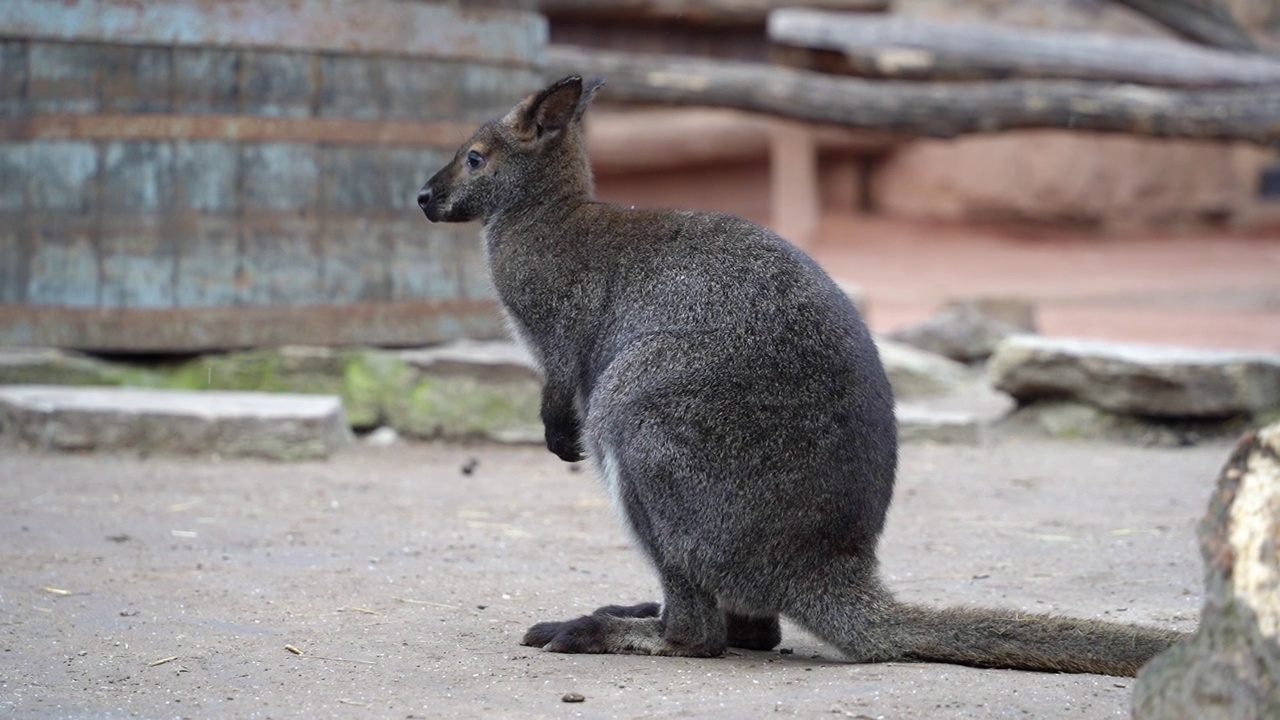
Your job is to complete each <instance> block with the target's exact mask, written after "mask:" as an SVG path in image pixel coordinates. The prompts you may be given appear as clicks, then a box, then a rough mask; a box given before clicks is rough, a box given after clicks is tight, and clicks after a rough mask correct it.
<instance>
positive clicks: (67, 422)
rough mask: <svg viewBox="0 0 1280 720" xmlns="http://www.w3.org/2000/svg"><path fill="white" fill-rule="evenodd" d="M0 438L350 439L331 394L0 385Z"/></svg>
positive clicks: (258, 452) (275, 454)
mask: <svg viewBox="0 0 1280 720" xmlns="http://www.w3.org/2000/svg"><path fill="white" fill-rule="evenodd" d="M0 438H4V439H5V440H6V441H9V442H17V443H21V444H25V445H29V446H34V447H36V448H39V449H43V450H64V451H102V450H139V451H147V452H164V453H181V454H205V455H208V454H218V455H221V456H224V457H234V456H255V457H265V458H270V459H276V460H302V459H313V458H324V457H327V456H329V455H330V454H332V453H333V452H334V451H336V450H337V449H339V448H341V447H342V446H344V445H346V444H348V443H349V442H351V430H350V429H349V428H348V426H347V421H346V418H345V416H344V414H343V411H342V401H341V400H339V399H338V398H337V397H332V396H317V395H287V394H278V393H242V392H216V391H200V392H182V391H171V390H142V389H133V388H67V387H54V386H48V385H24V386H0Z"/></svg>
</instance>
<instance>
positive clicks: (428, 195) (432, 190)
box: [418, 161, 475, 222]
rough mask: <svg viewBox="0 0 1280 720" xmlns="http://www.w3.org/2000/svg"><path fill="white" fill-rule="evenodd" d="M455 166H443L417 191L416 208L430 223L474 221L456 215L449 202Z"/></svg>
mask: <svg viewBox="0 0 1280 720" xmlns="http://www.w3.org/2000/svg"><path fill="white" fill-rule="evenodd" d="M456 164H457V162H456V161H455V162H451V163H449V164H448V165H446V166H444V168H442V169H441V170H440V172H438V173H436V174H435V175H432V176H431V179H430V180H428V181H427V183H426V184H425V185H423V186H422V189H421V190H419V191H418V207H420V208H422V213H423V214H424V215H426V216H427V219H428V220H430V221H431V222H465V221H467V220H474V219H475V218H472V217H469V216H463V215H462V214H460V213H458V212H457V211H456V210H455V208H454V203H453V202H451V200H450V197H449V195H450V193H449V190H448V188H449V185H450V183H451V182H452V178H453V176H454V166H455V165H456Z"/></svg>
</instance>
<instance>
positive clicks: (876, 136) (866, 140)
mask: <svg viewBox="0 0 1280 720" xmlns="http://www.w3.org/2000/svg"><path fill="white" fill-rule="evenodd" d="M777 122H778V121H777V119H776V118H773V117H770V116H768V115H761V114H759V113H749V112H744V111H742V110H730V109H725V108H698V107H694V108H628V109H626V110H624V111H618V110H611V109H608V108H605V107H600V108H596V109H594V110H592V111H591V113H590V114H589V115H588V116H587V148H588V149H589V150H590V152H591V164H592V165H593V166H594V167H595V169H596V171H597V172H600V173H606V174H607V173H624V172H645V171H652V170H663V169H669V168H679V167H689V166H692V165H702V164H709V163H721V162H742V161H749V160H763V159H765V158H767V157H769V156H770V153H771V146H772V143H773V135H774V130H775V128H776V126H777ZM809 131H810V132H811V133H812V134H813V137H814V141H815V142H816V143H817V147H818V149H819V150H820V151H822V152H823V153H826V154H835V155H842V156H851V157H852V156H875V155H881V154H884V153H886V152H888V151H890V150H892V149H893V148H895V147H897V146H899V145H901V144H902V143H903V142H904V141H905V138H903V137H901V136H893V135H890V134H888V133H878V132H867V131H861V130H850V129H848V128H843V127H839V126H834V125H826V126H813V127H810V128H809Z"/></svg>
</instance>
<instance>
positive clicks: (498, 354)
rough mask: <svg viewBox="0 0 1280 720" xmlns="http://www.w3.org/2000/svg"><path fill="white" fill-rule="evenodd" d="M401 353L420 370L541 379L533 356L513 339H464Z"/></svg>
mask: <svg viewBox="0 0 1280 720" xmlns="http://www.w3.org/2000/svg"><path fill="white" fill-rule="evenodd" d="M398 355H399V357H400V359H401V360H403V361H404V362H406V363H408V364H409V365H411V366H413V367H414V368H416V369H417V370H420V371H423V372H429V373H431V374H433V375H464V376H467V377H471V378H474V379H476V380H498V381H511V380H516V381H520V380H532V381H535V382H541V379H540V378H539V375H538V371H537V367H536V366H535V365H534V362H533V359H532V358H530V357H529V354H528V353H526V352H525V351H524V349H523V348H521V347H520V346H519V345H517V344H516V343H513V342H504V341H500V340H495V341H478V340H461V341H458V342H454V343H449V344H447V345H440V346H438V347H431V348H422V349H417V350H404V351H401V352H400V353H398Z"/></svg>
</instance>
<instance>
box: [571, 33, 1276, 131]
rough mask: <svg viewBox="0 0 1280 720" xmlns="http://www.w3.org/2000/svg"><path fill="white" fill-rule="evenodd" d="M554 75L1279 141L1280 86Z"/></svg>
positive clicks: (801, 106) (657, 91)
mask: <svg viewBox="0 0 1280 720" xmlns="http://www.w3.org/2000/svg"><path fill="white" fill-rule="evenodd" d="M547 61H548V62H547V66H546V72H547V74H548V75H549V76H557V77H558V76H563V75H566V74H574V73H577V74H586V75H603V76H606V78H607V79H608V84H607V85H606V86H605V91H604V92H605V96H606V97H609V98H612V99H614V100H624V101H639V102H660V103H672V104H683V105H710V106H720V107H734V108H739V109H743V110H754V111H757V112H765V113H772V114H775V115H780V116H783V117H789V118H793V119H797V120H806V121H809V122H823V123H836V124H840V125H844V126H846V127H855V128H864V129H874V130H887V131H895V132H903V133H911V134H916V135H928V136H934V137H952V136H955V135H960V134H964V133H978V132H995V131H998V130H1008V129H1013V128H1070V129H1076V130H1097V131H1105V132H1125V133H1134V134H1139V135H1151V136H1159V137H1185V138H1213V139H1219V140H1249V141H1252V142H1258V143H1268V142H1275V141H1278V140H1280V87H1275V86H1268V87H1254V88H1247V89H1236V90H1196V91H1193V90H1175V89H1161V88H1147V87H1137V86H1133V85H1118V84H1114V83H1097V82H1085V81H1080V80H1005V81H997V82H975V83H918V82H899V81H873V80H863V79H858V78H844V77H832V76H828V75H823V74H820V73H815V72H808V71H804V70H794V69H791V68H781V67H775V66H770V65H761V64H752V63H739V62H725V61H711V60H702V59H697V58H689V57H674V56H654V55H637V54H626V53H615V52H607V51H592V50H582V49H578V48H569V47H561V46H552V47H551V48H549V50H548V53H547Z"/></svg>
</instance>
